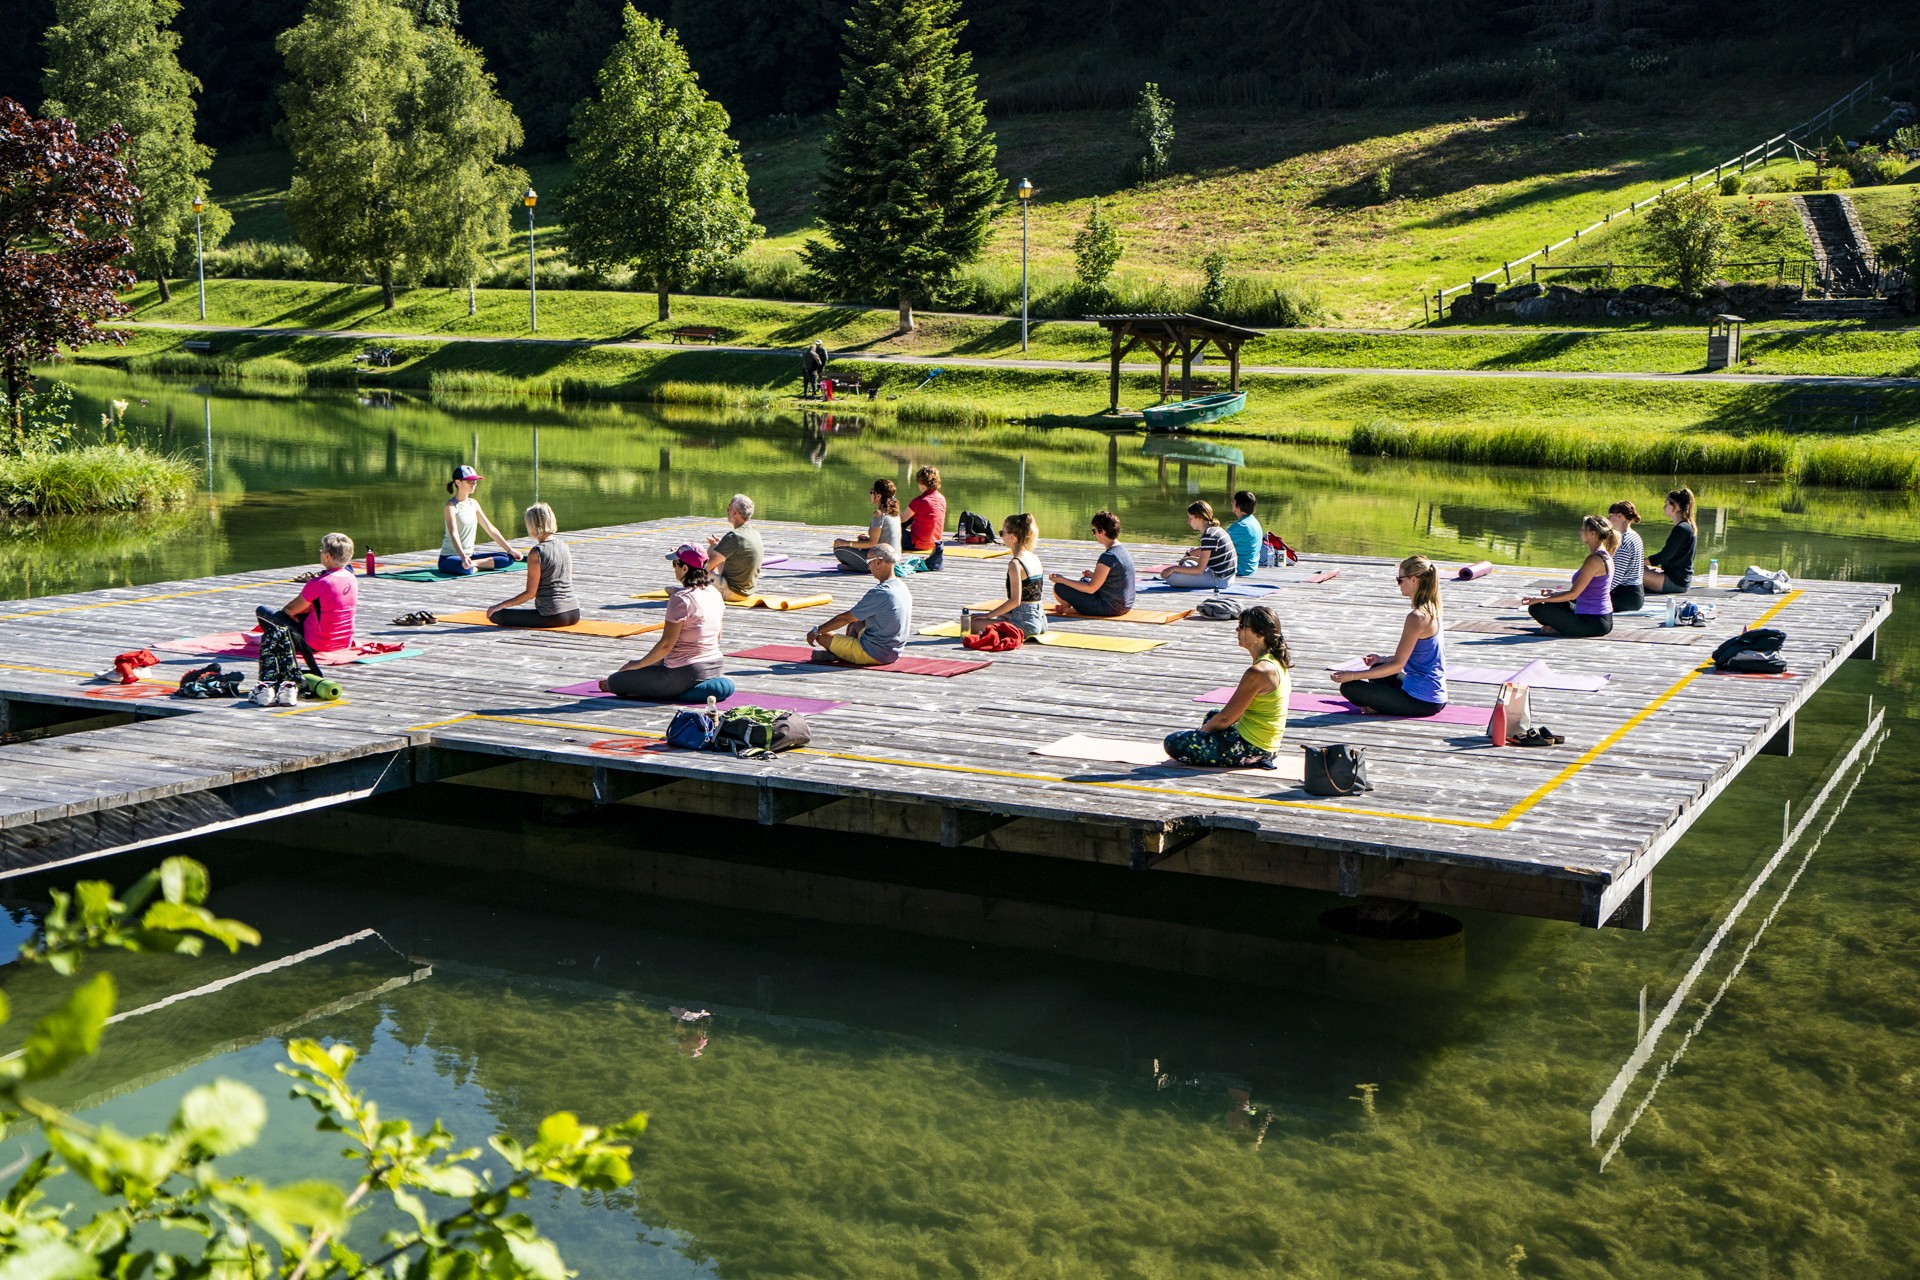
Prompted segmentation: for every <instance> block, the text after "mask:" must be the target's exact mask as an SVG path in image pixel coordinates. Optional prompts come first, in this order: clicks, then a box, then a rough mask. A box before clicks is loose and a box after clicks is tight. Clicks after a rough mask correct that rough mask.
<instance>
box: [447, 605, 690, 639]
mask: <svg viewBox="0 0 1920 1280" xmlns="http://www.w3.org/2000/svg"><path fill="white" fill-rule="evenodd" d="M440 621H442V622H460V623H465V624H467V625H469V626H475V627H491V626H493V625H494V621H493V619H491V618H489V617H488V616H487V611H486V610H485V609H469V610H467V611H466V612H465V613H443V614H441V615H440ZM666 625H667V624H666V623H664V622H602V621H600V620H599V619H598V618H583V619H581V620H580V621H579V622H576V623H574V624H573V625H572V626H570V627H518V628H515V630H523V631H525V632H526V633H527V634H528V635H539V634H540V633H541V632H543V631H545V632H550V633H551V632H560V633H563V634H565V635H573V636H611V637H613V638H614V639H616V640H621V639H625V638H626V637H627V636H640V635H645V634H647V633H648V632H649V631H659V630H662V629H663V628H664V627H665V626H666Z"/></svg>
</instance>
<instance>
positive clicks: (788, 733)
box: [708, 707, 813, 760]
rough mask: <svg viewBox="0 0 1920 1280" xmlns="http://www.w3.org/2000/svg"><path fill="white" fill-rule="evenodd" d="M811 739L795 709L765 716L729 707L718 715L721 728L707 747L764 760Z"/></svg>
mask: <svg viewBox="0 0 1920 1280" xmlns="http://www.w3.org/2000/svg"><path fill="white" fill-rule="evenodd" d="M742 709H744V708H742ZM753 710H755V711H759V710H760V708H758V707H755V708H753ZM812 741H813V731H812V730H811V729H809V728H808V727H807V718H806V717H805V716H804V715H801V714H800V713H799V712H797V711H781V712H778V713H775V714H774V715H772V716H770V717H768V718H765V719H762V718H760V717H757V716H751V715H737V714H735V713H734V712H733V711H729V712H727V713H726V714H725V715H724V716H722V717H721V718H720V731H719V732H718V733H716V734H714V736H713V741H712V743H711V744H709V747H708V749H709V750H712V751H731V752H733V754H735V755H736V756H747V757H749V758H751V759H759V760H764V759H765V758H766V757H768V756H770V755H773V754H774V753H776V752H780V751H791V750H793V749H794V748H795V747H804V746H806V745H807V744H808V743H809V742H812Z"/></svg>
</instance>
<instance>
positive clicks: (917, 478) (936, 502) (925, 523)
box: [900, 467, 947, 551]
mask: <svg viewBox="0 0 1920 1280" xmlns="http://www.w3.org/2000/svg"><path fill="white" fill-rule="evenodd" d="M913 482H914V483H915V484H917V485H919V486H920V496H918V497H917V498H915V499H914V500H913V501H912V502H909V503H908V504H907V518H906V519H905V520H903V521H901V522H900V536H901V537H902V538H903V539H904V541H903V542H901V544H900V548H901V550H903V551H932V550H934V549H935V548H937V547H938V546H939V545H940V539H941V538H943V537H945V536H946V533H947V496H946V495H945V494H943V493H941V492H940V468H938V467H921V468H920V469H919V470H918V471H916V472H914V473H913Z"/></svg>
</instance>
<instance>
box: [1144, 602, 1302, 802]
mask: <svg viewBox="0 0 1920 1280" xmlns="http://www.w3.org/2000/svg"><path fill="white" fill-rule="evenodd" d="M1233 639H1234V643H1236V644H1238V645H1239V646H1240V647H1241V648H1242V649H1245V650H1246V651H1247V656H1248V657H1249V658H1252V659H1253V665H1252V666H1250V667H1248V668H1247V669H1246V671H1244V672H1243V673H1241V676H1240V683H1239V684H1238V685H1237V686H1235V688H1234V690H1233V696H1232V697H1230V698H1228V699H1227V705H1226V706H1224V707H1222V708H1220V709H1219V710H1218V711H1216V712H1214V713H1213V714H1212V715H1210V716H1208V717H1207V718H1206V720H1205V721H1203V722H1202V723H1201V725H1200V727H1199V728H1198V729H1183V730H1181V731H1180V732H1179V733H1170V734H1168V735H1167V738H1166V742H1165V744H1164V745H1165V746H1166V750H1167V754H1168V755H1169V756H1171V757H1173V758H1174V759H1175V760H1178V761H1179V762H1180V763H1182V764H1198V765H1214V766H1219V767H1222V768H1240V769H1244V768H1247V767H1249V766H1257V767H1259V768H1263V769H1271V768H1273V767H1274V766H1273V757H1274V753H1275V752H1276V751H1278V750H1279V749H1280V738H1281V735H1282V734H1284V733H1285V732H1286V729H1287V699H1288V698H1290V697H1291V696H1292V694H1293V676H1292V673H1291V672H1290V670H1289V668H1291V667H1292V666H1293V657H1292V655H1291V654H1289V653H1288V652H1287V640H1286V637H1285V636H1284V635H1282V634H1281V632H1280V615H1278V614H1276V613H1275V612H1274V611H1273V610H1271V609H1269V608H1267V607H1266V606H1265V605H1262V604H1257V605H1255V606H1253V608H1251V609H1248V610H1247V611H1246V612H1245V613H1242V614H1241V615H1240V626H1239V629H1238V630H1237V631H1235V632H1234V636H1233Z"/></svg>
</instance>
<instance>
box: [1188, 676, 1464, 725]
mask: <svg viewBox="0 0 1920 1280" xmlns="http://www.w3.org/2000/svg"><path fill="white" fill-rule="evenodd" d="M1232 697H1233V686H1232V685H1226V686H1224V687H1222V688H1219V689H1209V690H1208V691H1207V692H1205V693H1203V694H1201V695H1200V696H1199V697H1197V698H1195V699H1194V701H1195V702H1209V703H1214V704H1217V705H1219V706H1225V705H1226V703H1227V700H1228V699H1230V698H1232ZM1287 710H1288V711H1292V712H1295V713H1297V714H1299V715H1303V716H1358V715H1366V714H1367V713H1366V712H1365V711H1362V710H1361V709H1360V708H1359V707H1357V706H1355V705H1354V704H1353V703H1351V702H1348V701H1347V700H1346V699H1345V698H1342V697H1337V696H1336V695H1334V694H1331V693H1296V694H1294V695H1293V696H1292V697H1291V698H1288V699H1287ZM1491 714H1493V713H1492V711H1491V710H1489V709H1488V708H1486V707H1453V706H1449V707H1443V708H1441V709H1440V710H1439V711H1437V712H1435V713H1434V714H1433V715H1430V716H1401V717H1395V718H1397V719H1407V720H1425V721H1427V722H1428V723H1430V724H1472V725H1484V724H1486V722H1487V717H1488V716H1489V715H1491Z"/></svg>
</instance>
